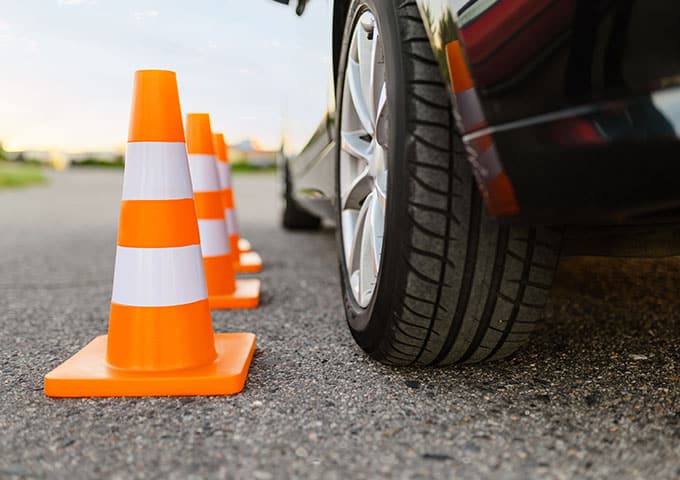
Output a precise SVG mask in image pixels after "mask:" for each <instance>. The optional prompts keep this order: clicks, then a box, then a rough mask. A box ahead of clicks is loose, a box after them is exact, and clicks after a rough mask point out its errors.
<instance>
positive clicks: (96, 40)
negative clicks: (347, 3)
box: [0, 0, 331, 185]
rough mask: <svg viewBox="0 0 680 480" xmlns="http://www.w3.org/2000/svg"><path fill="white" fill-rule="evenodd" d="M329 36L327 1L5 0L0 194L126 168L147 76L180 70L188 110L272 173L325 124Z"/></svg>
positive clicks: (236, 152)
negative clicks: (52, 173)
mask: <svg viewBox="0 0 680 480" xmlns="http://www.w3.org/2000/svg"><path fill="white" fill-rule="evenodd" d="M329 30H330V14H329V4H328V2H327V1H316V2H310V4H309V5H308V6H307V9H306V11H305V15H304V16H303V17H298V16H296V15H295V13H294V5H291V6H290V7H289V6H286V5H282V4H280V3H276V2H273V1H271V0H248V1H244V0H205V1H201V2H186V1H179V0H178V1H167V0H163V1H161V0H143V1H139V0H134V1H133V0H22V1H11V0H4V1H3V2H2V8H1V9H0V64H1V65H3V68H2V74H1V75H0V106H1V107H0V161H1V162H3V163H2V165H0V185H2V184H3V183H4V184H5V185H11V184H13V183H17V182H19V183H20V182H23V181H38V179H39V177H40V174H39V171H37V170H36V169H35V168H29V167H31V166H33V167H35V166H39V165H45V164H47V165H52V166H54V167H56V168H59V169H62V168H65V167H66V166H67V165H75V166H77V165H95V164H96V165H103V166H117V165H118V166H119V165H121V164H122V160H123V154H124V148H125V142H126V135H127V127H128V115H129V108H130V100H131V93H132V79H133V72H134V71H135V70H137V69H140V68H163V69H170V70H175V71H176V72H177V76H178V81H179V88H180V97H181V102H182V110H183V112H184V113H186V112H190V111H201V112H209V113H211V116H212V122H213V128H214V130H215V131H222V132H224V134H225V136H226V138H227V142H228V143H229V144H230V154H231V159H232V161H233V162H235V163H236V164H245V165H251V166H253V167H255V168H267V167H271V166H272V162H274V159H275V155H276V151H278V150H279V148H280V146H281V144H282V141H285V145H286V150H287V151H295V150H299V149H300V148H301V147H302V144H303V143H304V142H305V141H306V138H307V136H308V134H309V133H311V132H312V131H313V130H314V128H315V127H316V125H317V124H318V121H319V119H320V118H321V115H322V113H323V110H324V108H325V105H326V98H327V96H328V89H329V85H330V74H329V71H330V62H331V58H330V35H329V33H328V32H329ZM292 132H294V133H292ZM19 164H22V165H23V166H24V167H25V168H22V169H21V171H18V170H17V166H18V165H19ZM236 169H238V166H236Z"/></svg>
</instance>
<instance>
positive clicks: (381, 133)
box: [375, 82, 388, 148]
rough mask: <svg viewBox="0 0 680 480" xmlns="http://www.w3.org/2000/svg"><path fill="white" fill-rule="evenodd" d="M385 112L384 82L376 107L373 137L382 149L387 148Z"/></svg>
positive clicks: (386, 114)
mask: <svg viewBox="0 0 680 480" xmlns="http://www.w3.org/2000/svg"><path fill="white" fill-rule="evenodd" d="M387 110H388V108H387V85H386V83H385V82H383V83H382V86H381V87H380V95H379V97H378V106H377V109H376V114H375V137H376V141H377V142H378V144H379V145H380V146H381V147H383V148H387V128H388V120H387V118H388V112H387Z"/></svg>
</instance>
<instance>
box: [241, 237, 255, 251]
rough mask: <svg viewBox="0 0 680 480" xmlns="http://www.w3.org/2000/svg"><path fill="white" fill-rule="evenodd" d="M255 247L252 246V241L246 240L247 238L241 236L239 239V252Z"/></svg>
mask: <svg viewBox="0 0 680 480" xmlns="http://www.w3.org/2000/svg"><path fill="white" fill-rule="evenodd" d="M252 249H253V247H251V246H250V242H249V241H248V240H246V239H245V238H239V239H238V250H239V252H249V251H251V250H252Z"/></svg>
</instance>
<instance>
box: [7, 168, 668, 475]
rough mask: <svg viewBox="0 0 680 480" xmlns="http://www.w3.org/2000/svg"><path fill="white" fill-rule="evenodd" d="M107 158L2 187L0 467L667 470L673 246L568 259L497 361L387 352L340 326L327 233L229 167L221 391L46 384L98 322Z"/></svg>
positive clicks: (109, 255)
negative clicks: (51, 391) (409, 364)
mask: <svg viewBox="0 0 680 480" xmlns="http://www.w3.org/2000/svg"><path fill="white" fill-rule="evenodd" d="M120 183H121V176H120V172H110V171H88V170H81V171H71V172H67V173H62V174H54V175H52V178H51V182H50V184H49V185H47V186H42V187H35V188H30V189H26V190H16V191H1V192H0V345H1V346H0V431H1V433H0V478H13V477H31V478H32V477H51V478H52V477H53V478H67V477H69V478H133V477H138V478H213V477H215V478H255V479H269V478H303V477H304V478H329V479H333V478H338V479H339V478H378V477H386V478H517V479H524V478H541V479H549V478H565V479H567V478H617V479H625V478H640V479H662V478H668V479H671V478H678V477H680V295H678V291H679V289H680V259H663V260H612V259H583V258H572V259H565V260H564V261H563V262H562V264H561V266H560V269H559V273H558V277H557V281H556V285H555V289H554V294H553V298H552V300H551V302H550V306H549V311H548V318H547V320H546V328H545V329H544V330H543V331H542V332H541V333H540V334H539V335H537V337H536V338H535V340H534V342H533V343H532V345H531V346H530V347H529V348H527V349H525V350H524V351H523V352H522V353H520V354H518V355H516V356H515V357H513V358H512V359H511V360H510V361H507V362H502V363H498V364H492V365H486V366H481V367H466V368H448V369H427V370H414V369H393V368H388V367H384V366H382V365H379V364H377V363H375V362H373V361H371V360H369V359H368V358H367V357H366V356H365V355H364V354H363V353H362V352H361V351H360V350H359V349H358V348H357V347H356V346H355V344H354V343H353V341H352V339H351V337H350V334H349V332H348V330H347V328H346V326H345V324H344V319H343V315H342V311H341V304H340V301H339V292H338V289H339V286H338V280H337V275H336V264H335V256H334V239H333V235H332V232H321V233H286V232H284V231H282V230H280V229H279V227H278V213H279V208H280V202H279V199H278V196H277V191H278V182H277V180H276V179H275V177H273V176H238V177H236V183H237V202H238V207H239V213H240V217H241V224H242V228H243V230H244V232H245V233H246V236H247V237H248V238H249V239H250V240H251V242H252V243H253V245H254V246H255V247H256V249H257V250H258V251H259V252H260V254H261V255H262V256H263V258H264V260H265V262H266V269H265V271H264V272H263V273H262V274H261V275H260V277H261V278H262V281H263V288H264V292H263V298H262V306H261V308H259V309H257V310H255V311H241V312H229V313H227V312H216V313H214V315H213V318H214V324H215V329H216V330H217V331H228V330H231V331H238V330H241V331H243V330H247V331H252V332H255V333H256V334H257V339H258V340H257V341H258V350H257V353H256V356H255V359H254V361H253V365H252V369H251V373H250V377H249V380H248V384H247V387H246V389H245V391H244V392H243V393H242V394H241V395H238V396H234V397H213V398H144V399H71V400H53V399H48V398H46V397H45V396H44V395H43V393H42V387H43V380H42V379H43V375H44V374H45V373H47V372H48V371H49V370H51V369H52V368H53V367H55V366H56V365H58V364H59V363H60V362H61V361H63V360H65V359H66V358H68V357H69V356H70V355H72V354H73V353H75V352H76V351H77V350H79V349H80V348H81V347H82V346H84V345H85V344H86V343H87V342H88V341H89V340H90V339H92V338H93V337H94V336H96V335H99V334H102V333H104V332H105V331H106V328H107V321H108V319H107V315H108V307H109V301H110V293H111V292H110V289H111V279H112V267H113V259H114V251H115V239H116V227H117V216H118V199H119V195H120Z"/></svg>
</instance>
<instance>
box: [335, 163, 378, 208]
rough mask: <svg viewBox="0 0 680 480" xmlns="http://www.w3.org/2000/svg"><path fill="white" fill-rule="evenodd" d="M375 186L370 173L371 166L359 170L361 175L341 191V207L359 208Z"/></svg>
mask: <svg viewBox="0 0 680 480" xmlns="http://www.w3.org/2000/svg"><path fill="white" fill-rule="evenodd" d="M372 188H373V177H372V176H371V175H370V172H369V168H368V167H364V169H363V170H362V171H361V172H359V175H357V176H356V178H355V179H354V180H353V181H352V183H350V184H349V186H347V188H346V189H345V190H343V191H342V192H341V197H340V198H341V202H342V204H341V205H340V208H341V209H342V210H359V209H360V208H361V204H362V203H363V202H364V200H365V199H366V197H367V196H368V194H369V193H371V189H372Z"/></svg>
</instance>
